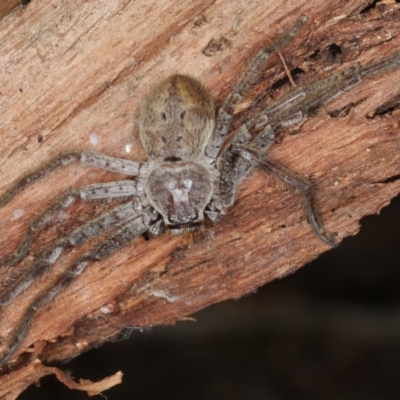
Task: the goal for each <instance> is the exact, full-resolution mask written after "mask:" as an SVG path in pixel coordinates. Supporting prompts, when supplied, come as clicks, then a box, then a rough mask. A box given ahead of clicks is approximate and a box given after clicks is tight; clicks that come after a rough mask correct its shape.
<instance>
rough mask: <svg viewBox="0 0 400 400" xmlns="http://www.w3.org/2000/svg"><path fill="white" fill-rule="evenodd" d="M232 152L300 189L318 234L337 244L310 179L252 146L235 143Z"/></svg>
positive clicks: (333, 245)
mask: <svg viewBox="0 0 400 400" xmlns="http://www.w3.org/2000/svg"><path fill="white" fill-rule="evenodd" d="M232 153H234V154H237V155H240V156H241V157H243V158H245V159H246V160H248V162H250V163H251V164H253V165H256V166H259V167H261V168H262V169H263V170H264V171H265V172H268V173H270V174H274V175H275V176H277V177H278V178H279V179H280V180H282V181H283V182H285V183H286V184H288V185H290V186H292V187H294V188H296V189H298V190H299V191H300V192H301V194H302V195H303V197H304V200H305V209H306V212H307V217H308V221H309V223H310V225H311V226H312V228H313V230H314V232H315V234H316V235H317V236H318V238H319V239H321V240H322V241H323V242H325V243H327V244H329V245H330V246H332V247H336V246H337V243H336V241H335V238H334V235H333V234H332V233H330V232H328V231H327V230H326V229H325V228H324V227H323V224H322V221H321V217H320V215H319V212H318V209H317V205H316V201H315V197H314V191H313V188H312V185H311V183H310V182H309V181H307V180H306V179H305V178H303V177H301V176H300V175H298V174H297V173H295V172H293V171H291V170H289V169H288V168H286V167H284V166H283V165H281V164H280V163H278V162H276V161H274V160H271V159H270V158H268V157H266V156H263V155H261V154H259V153H258V152H257V151H256V150H254V149H252V148H251V147H248V146H243V145H233V146H232Z"/></svg>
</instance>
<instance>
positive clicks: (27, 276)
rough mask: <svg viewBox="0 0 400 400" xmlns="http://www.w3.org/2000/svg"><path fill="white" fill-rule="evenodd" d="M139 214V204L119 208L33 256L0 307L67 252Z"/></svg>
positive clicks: (3, 294) (0, 298)
mask: <svg viewBox="0 0 400 400" xmlns="http://www.w3.org/2000/svg"><path fill="white" fill-rule="evenodd" d="M142 213H143V210H142V206H141V205H140V201H133V202H129V203H127V204H122V205H120V206H118V207H115V208H113V209H112V210H109V211H108V212H106V213H104V214H102V215H100V216H99V217H97V218H95V219H93V220H91V221H88V222H86V223H85V224H84V225H82V226H80V227H79V228H76V229H75V230H73V231H72V232H71V233H70V234H69V235H67V236H65V237H63V238H61V239H58V240H56V241H55V242H53V243H51V244H50V245H49V246H48V247H47V248H45V249H44V250H42V251H41V252H40V253H39V254H37V255H35V260H34V261H33V263H32V264H31V265H30V266H29V267H28V268H27V269H25V271H24V272H23V273H22V274H21V275H20V276H19V277H18V279H16V280H15V281H14V282H13V283H12V284H10V285H9V286H8V287H6V288H5V289H4V291H3V292H1V293H0V307H3V308H4V307H6V306H7V305H8V304H10V303H11V301H12V300H13V299H15V298H16V297H17V296H18V295H19V294H20V293H21V292H23V291H24V290H25V289H26V288H27V287H29V286H30V285H31V284H32V283H33V282H34V281H35V280H36V278H38V277H39V276H41V275H43V274H44V273H45V272H46V271H48V270H49V269H50V268H51V266H52V265H53V264H54V263H55V262H56V261H57V260H58V258H59V257H60V256H61V254H62V253H63V252H64V251H65V250H66V249H67V248H71V247H77V246H79V245H81V244H83V243H85V242H87V241H88V240H90V239H93V238H95V237H97V236H100V235H101V234H103V233H105V232H107V231H110V230H112V229H115V228H117V227H119V226H121V225H123V224H126V223H127V222H129V221H132V220H133V219H135V218H137V216H138V215H140V214H142Z"/></svg>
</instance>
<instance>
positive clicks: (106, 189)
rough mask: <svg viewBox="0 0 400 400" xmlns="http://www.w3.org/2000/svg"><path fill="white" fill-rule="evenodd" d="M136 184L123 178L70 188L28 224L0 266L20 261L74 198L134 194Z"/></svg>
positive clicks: (86, 198) (108, 197)
mask: <svg viewBox="0 0 400 400" xmlns="http://www.w3.org/2000/svg"><path fill="white" fill-rule="evenodd" d="M136 186H137V185H136V182H135V181H129V180H124V181H117V182H111V183H100V184H95V185H89V186H84V187H83V188H80V189H75V190H70V191H69V192H67V193H66V194H64V195H63V196H62V197H60V198H59V199H58V200H56V201H55V202H54V203H53V204H52V205H51V206H50V207H49V208H48V209H47V210H46V211H44V212H43V213H42V214H40V215H39V216H38V217H37V218H36V219H35V220H34V221H33V222H32V223H31V224H30V225H29V227H28V229H27V230H26V232H25V234H24V237H23V238H22V240H21V242H20V244H19V245H18V248H17V249H16V250H15V251H14V252H13V253H12V254H8V255H6V256H3V257H0V267H1V266H6V265H14V264H16V263H18V262H19V261H21V260H22V259H23V258H24V257H25V256H26V255H27V253H28V251H29V249H30V247H31V245H32V242H33V239H34V236H35V235H37V234H38V233H40V232H41V231H42V230H43V229H44V228H45V227H46V226H47V225H48V223H49V222H50V221H51V220H52V219H53V218H54V217H55V216H56V215H57V214H58V213H59V212H60V211H62V210H64V209H66V208H67V207H69V206H70V205H71V204H72V203H73V202H74V201H75V200H76V199H78V198H81V199H83V200H85V201H86V200H94V199H113V198H117V197H125V196H134V195H135V194H136Z"/></svg>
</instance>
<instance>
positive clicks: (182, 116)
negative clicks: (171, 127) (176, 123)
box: [180, 111, 186, 119]
mask: <svg viewBox="0 0 400 400" xmlns="http://www.w3.org/2000/svg"><path fill="white" fill-rule="evenodd" d="M185 115H186V111H182V112H181V115H180V118H181V119H183V118H185Z"/></svg>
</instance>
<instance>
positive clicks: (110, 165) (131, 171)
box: [0, 151, 139, 208]
mask: <svg viewBox="0 0 400 400" xmlns="http://www.w3.org/2000/svg"><path fill="white" fill-rule="evenodd" d="M73 161H80V162H82V163H84V164H86V165H88V166H91V167H96V168H100V169H105V170H108V171H113V172H117V173H119V174H123V175H128V176H137V175H138V174H139V164H138V163H137V162H134V161H130V160H125V159H122V158H115V157H109V156H105V155H103V154H100V153H94V152H89V151H76V152H71V153H66V154H62V155H60V156H59V157H56V158H54V159H53V160H51V161H50V162H49V163H48V164H46V165H44V166H42V167H41V168H39V169H37V170H36V171H35V172H33V173H31V174H29V175H27V176H25V177H24V178H22V179H21V180H20V181H19V182H17V183H16V184H15V185H14V186H13V187H12V188H11V189H9V190H8V191H7V192H6V193H4V194H3V195H2V196H0V208H1V207H4V206H5V205H6V204H8V203H9V202H10V201H11V200H12V199H13V198H14V197H15V196H16V195H17V194H18V193H19V192H20V191H21V190H22V189H24V188H25V187H26V186H27V185H28V184H31V183H33V182H35V181H37V180H38V179H40V178H42V177H43V176H46V175H47V174H49V173H50V172H51V171H54V170H55V169H57V168H59V167H61V166H64V165H67V164H69V163H71V162H73Z"/></svg>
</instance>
